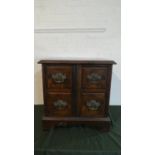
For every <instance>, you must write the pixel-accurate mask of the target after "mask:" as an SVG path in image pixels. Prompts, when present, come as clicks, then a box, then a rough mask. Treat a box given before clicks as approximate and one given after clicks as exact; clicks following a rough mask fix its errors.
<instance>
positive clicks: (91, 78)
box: [87, 73, 102, 82]
mask: <svg viewBox="0 0 155 155" xmlns="http://www.w3.org/2000/svg"><path fill="white" fill-rule="evenodd" d="M87 79H88V80H89V81H91V82H97V81H99V80H101V79H102V77H101V75H98V74H97V73H91V74H89V75H88V76H87Z"/></svg>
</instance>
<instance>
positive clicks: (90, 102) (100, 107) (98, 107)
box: [80, 93, 105, 117]
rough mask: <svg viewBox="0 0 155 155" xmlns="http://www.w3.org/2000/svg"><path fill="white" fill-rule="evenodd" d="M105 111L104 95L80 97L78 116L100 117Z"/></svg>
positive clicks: (95, 94) (91, 94)
mask: <svg viewBox="0 0 155 155" xmlns="http://www.w3.org/2000/svg"><path fill="white" fill-rule="evenodd" d="M104 110H105V94H104V93H84V94H82V95H81V105H80V115H81V116H87V117H91V116H93V117H102V116H104Z"/></svg>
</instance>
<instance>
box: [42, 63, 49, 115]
mask: <svg viewBox="0 0 155 155" xmlns="http://www.w3.org/2000/svg"><path fill="white" fill-rule="evenodd" d="M42 84H43V100H44V114H45V116H48V107H47V103H46V64H42Z"/></svg>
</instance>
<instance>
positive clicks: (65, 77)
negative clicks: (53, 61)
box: [46, 66, 72, 91]
mask: <svg viewBox="0 0 155 155" xmlns="http://www.w3.org/2000/svg"><path fill="white" fill-rule="evenodd" d="M46 79H47V89H48V90H51V91H61V90H65V89H71V87H72V67H71V66H47V68H46Z"/></svg>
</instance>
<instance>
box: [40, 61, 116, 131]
mask: <svg viewBox="0 0 155 155" xmlns="http://www.w3.org/2000/svg"><path fill="white" fill-rule="evenodd" d="M38 63H39V64H42V79H43V96H44V116H43V119H42V120H43V128H44V129H49V128H51V127H54V126H56V125H66V124H67V125H68V124H71V125H79V124H80V125H88V126H100V127H101V128H102V129H103V131H108V130H109V129H110V124H111V120H110V117H109V115H108V108H109V99H110V87H111V75H112V65H113V64H116V63H115V62H114V61H112V60H99V61H95V60H74V61H73V60H40V61H39V62H38Z"/></svg>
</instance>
